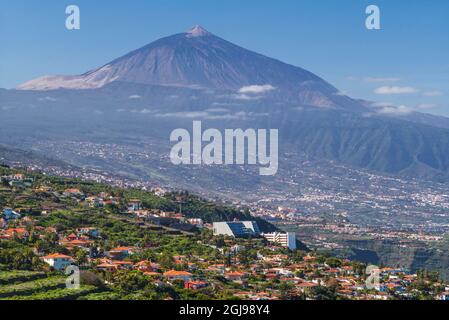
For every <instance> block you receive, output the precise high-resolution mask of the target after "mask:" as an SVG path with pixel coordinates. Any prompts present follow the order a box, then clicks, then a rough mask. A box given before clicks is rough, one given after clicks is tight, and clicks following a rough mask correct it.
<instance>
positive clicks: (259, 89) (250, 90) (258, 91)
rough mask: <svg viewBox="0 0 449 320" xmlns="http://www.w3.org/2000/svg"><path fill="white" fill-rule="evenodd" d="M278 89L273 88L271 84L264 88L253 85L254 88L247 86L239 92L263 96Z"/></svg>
mask: <svg viewBox="0 0 449 320" xmlns="http://www.w3.org/2000/svg"><path fill="white" fill-rule="evenodd" d="M275 89H276V88H275V87H273V86H272V85H271V84H266V85H263V86H260V85H252V86H246V87H242V88H240V90H239V93H254V94H261V93H265V92H269V91H273V90H275Z"/></svg>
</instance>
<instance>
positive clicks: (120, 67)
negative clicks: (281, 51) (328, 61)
mask: <svg viewBox="0 0 449 320" xmlns="http://www.w3.org/2000/svg"><path fill="white" fill-rule="evenodd" d="M112 82H126V83H135V84H146V85H162V86H174V87H187V88H208V89H214V90H230V91H238V90H239V89H241V88H242V87H246V86H252V85H259V86H271V87H272V88H273V89H276V90H277V91H278V93H279V92H282V95H283V96H284V97H285V95H287V96H288V97H289V98H291V99H294V100H296V101H297V102H298V103H301V104H305V105H314V106H318V107H344V108H355V109H358V108H362V109H363V106H361V104H359V103H358V102H356V101H354V100H352V99H350V98H348V97H345V96H342V95H341V94H340V92H339V91H338V90H337V89H336V88H334V87H333V86H332V85H330V84H329V83H327V82H326V81H324V80H323V79H321V78H319V77H318V76H316V75H314V74H313V73H311V72H309V71H307V70H304V69H302V68H299V67H295V66H292V65H289V64H286V63H283V62H281V61H278V60H276V59H272V58H268V57H266V56H263V55H261V54H258V53H255V52H252V51H249V50H246V49H244V48H242V47H239V46H237V45H235V44H233V43H231V42H228V41H226V40H223V39H221V38H219V37H217V36H215V35H213V34H212V33H210V32H208V31H207V30H205V29H204V28H202V27H201V26H194V27H193V28H191V29H190V30H189V31H188V32H187V33H180V34H176V35H173V36H169V37H166V38H162V39H159V40H157V41H155V42H153V43H150V44H148V45H146V46H144V47H142V48H140V49H137V50H135V51H132V52H130V53H128V54H126V55H125V56H123V57H120V58H118V59H116V60H114V61H112V62H109V63H107V64H106V65H104V66H102V67H100V68H98V69H95V70H92V71H88V72H86V73H85V74H82V75H79V76H44V77H41V78H38V79H35V80H31V81H29V82H26V83H24V84H22V85H20V86H19V87H18V89H20V90H54V89H61V88H65V89H95V88H101V87H103V86H105V85H107V84H109V83H112Z"/></svg>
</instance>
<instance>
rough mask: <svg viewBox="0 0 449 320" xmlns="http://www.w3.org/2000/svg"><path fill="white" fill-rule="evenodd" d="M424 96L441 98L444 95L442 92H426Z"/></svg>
mask: <svg viewBox="0 0 449 320" xmlns="http://www.w3.org/2000/svg"><path fill="white" fill-rule="evenodd" d="M422 95H423V96H426V97H439V96H442V95H443V92H441V91H426V92H423V94H422Z"/></svg>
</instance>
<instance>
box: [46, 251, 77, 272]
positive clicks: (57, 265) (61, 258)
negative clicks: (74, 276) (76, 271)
mask: <svg viewBox="0 0 449 320" xmlns="http://www.w3.org/2000/svg"><path fill="white" fill-rule="evenodd" d="M42 260H43V261H44V262H45V263H47V264H48V265H49V266H50V267H52V268H53V269H55V270H58V271H61V270H65V268H67V267H68V266H70V265H71V264H72V263H73V261H74V260H73V258H72V257H70V256H67V255H64V254H60V253H55V254H50V255H48V256H45V257H42Z"/></svg>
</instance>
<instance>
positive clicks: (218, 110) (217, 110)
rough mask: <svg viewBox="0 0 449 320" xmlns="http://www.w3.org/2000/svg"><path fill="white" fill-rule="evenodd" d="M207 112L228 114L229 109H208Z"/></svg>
mask: <svg viewBox="0 0 449 320" xmlns="http://www.w3.org/2000/svg"><path fill="white" fill-rule="evenodd" d="M206 111H207V112H212V113H224V112H228V111H229V109H226V108H210V109H207V110H206Z"/></svg>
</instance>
